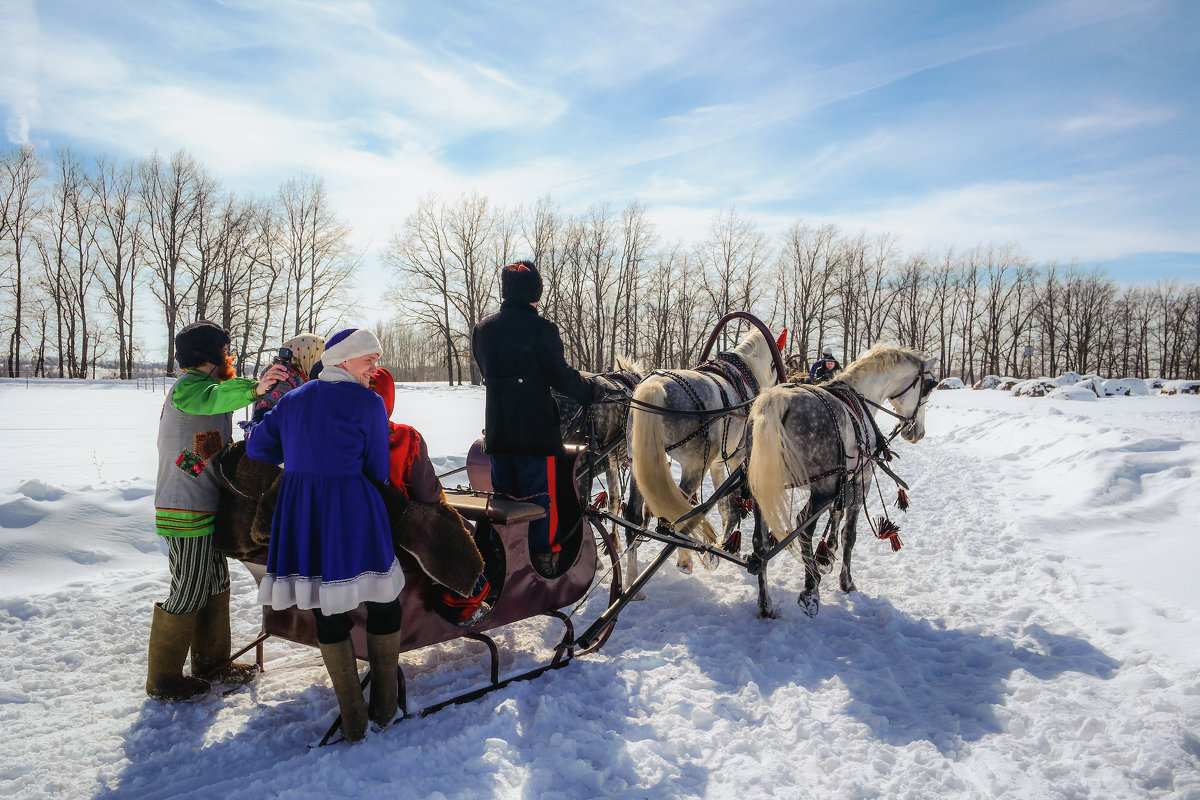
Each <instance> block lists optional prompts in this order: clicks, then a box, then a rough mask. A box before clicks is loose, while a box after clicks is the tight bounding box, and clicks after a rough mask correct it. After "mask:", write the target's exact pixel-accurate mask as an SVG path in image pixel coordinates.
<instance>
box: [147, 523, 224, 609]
mask: <svg viewBox="0 0 1200 800" xmlns="http://www.w3.org/2000/svg"><path fill="white" fill-rule="evenodd" d="M212 538H213V537H212V534H206V535H204V536H188V537H168V538H167V561H168V563H169V564H170V567H171V594H170V596H169V597H168V598H167V601H166V602H165V603H163V604H162V607H163V610H164V611H166V612H167V613H168V614H187V613H189V612H192V611H199V610H200V609H202V608H204V606H205V605H207V604H208V598H210V597H212V596H213V595H215V594H221V592H224V591H226V590H227V589H228V588H229V564H228V563H227V562H226V560H225V554H224V553H219V552H217V550H215V549H214V548H213V545H212Z"/></svg>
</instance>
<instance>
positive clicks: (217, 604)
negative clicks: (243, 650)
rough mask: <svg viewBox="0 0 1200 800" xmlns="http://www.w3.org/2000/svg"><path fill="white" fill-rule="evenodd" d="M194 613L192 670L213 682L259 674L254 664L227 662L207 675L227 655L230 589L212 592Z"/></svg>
mask: <svg viewBox="0 0 1200 800" xmlns="http://www.w3.org/2000/svg"><path fill="white" fill-rule="evenodd" d="M196 613H197V616H196V630H195V633H193V634H192V674H193V675H195V676H196V677H204V678H206V679H207V680H210V681H213V682H214V683H231V684H238V685H240V684H244V683H249V682H250V681H252V680H254V679H255V678H257V677H258V665H257V664H227V665H225V666H224V667H223V668H222V669H221V670H220V671H218V672H216V673H214V674H212V675H209V674H208V673H209V672H211V671H212V670H213V669H215V668H216V667H217V665H219V664H220V663H221V662H223V661H225V660H226V659H228V658H229V651H230V646H231V644H232V641H233V637H232V635H231V634H230V632H229V590H228V589H226V590H225V591H223V592H221V593H220V594H214V595H213V596H211V597H209V598H208V603H206V604H205V606H204V608H202V609H200V610H199V611H198V612H196Z"/></svg>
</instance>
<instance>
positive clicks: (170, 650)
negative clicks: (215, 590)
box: [146, 603, 210, 702]
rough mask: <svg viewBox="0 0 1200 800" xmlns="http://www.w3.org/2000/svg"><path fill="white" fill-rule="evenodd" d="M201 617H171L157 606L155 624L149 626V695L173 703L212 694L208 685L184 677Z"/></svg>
mask: <svg viewBox="0 0 1200 800" xmlns="http://www.w3.org/2000/svg"><path fill="white" fill-rule="evenodd" d="M199 613H200V612H198V611H191V612H189V613H187V614H168V613H167V612H166V611H164V610H163V607H162V606H161V605H159V604H158V603H155V604H154V620H153V621H152V622H151V623H150V654H149V656H148V657H147V659H146V694H148V695H150V696H151V697H154V698H156V699H158V700H166V701H169V702H174V701H177V700H189V699H191V698H193V697H197V696H199V695H202V694H204V693H205V692H207V691H208V690H209V688H210V686H209V683H208V681H203V680H200V679H199V678H189V677H186V676H185V675H184V674H183V665H184V662H186V661H187V655H188V649H189V648H190V647H191V646H192V636H193V634H194V633H195V630H196V617H197V615H198V614H199Z"/></svg>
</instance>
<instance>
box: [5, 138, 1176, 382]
mask: <svg viewBox="0 0 1200 800" xmlns="http://www.w3.org/2000/svg"><path fill="white" fill-rule="evenodd" d="M522 257H532V258H533V260H535V261H536V262H537V264H538V267H539V269H540V271H541V273H542V277H543V280H544V282H545V291H544V295H543V298H542V302H541V310H542V312H543V313H545V314H546V315H547V316H549V317H551V318H552V319H554V320H555V321H556V322H557V323H558V324H559V328H560V330H561V331H562V333H563V339H564V343H565V345H566V349H567V356H568V358H569V359H570V360H571V361H572V362H573V363H575V364H577V365H579V366H580V367H581V368H583V369H588V370H593V371H602V370H606V369H610V368H611V367H612V366H613V364H614V362H615V360H616V357H617V356H619V355H625V356H629V357H633V358H636V359H638V360H639V361H641V362H642V363H643V364H645V365H647V366H650V367H686V366H693V365H694V364H695V363H696V361H697V359H698V356H699V350H700V348H701V346H702V345H703V343H704V342H705V340H706V339H707V337H708V335H709V333H710V331H711V330H712V328H713V326H714V324H715V323H716V321H717V320H718V319H720V318H721V317H722V316H723V315H724V314H726V313H728V312H730V311H736V310H749V311H751V312H753V313H755V314H757V315H758V316H760V317H761V318H762V319H764V320H765V321H767V322H768V324H769V325H771V327H772V328H773V329H774V330H776V331H777V332H778V331H780V330H782V329H783V328H784V327H786V328H788V329H789V331H790V336H789V338H790V345H789V348H788V350H789V352H791V353H793V354H797V355H799V356H800V360H801V361H803V362H804V363H805V364H807V363H808V360H809V359H810V358H812V357H813V356H814V355H815V354H816V353H817V352H819V351H820V348H821V347H822V346H823V345H830V346H833V347H834V349H835V351H837V354H838V355H839V357H840V358H841V359H842V360H843V362H847V361H849V360H851V359H853V358H854V357H855V356H856V355H857V354H859V353H861V352H862V351H863V350H865V349H866V348H868V347H869V346H871V344H873V343H874V342H876V341H880V340H888V341H894V342H897V343H900V344H905V345H910V346H913V347H916V348H918V349H920V350H922V351H923V352H926V353H928V354H930V355H937V356H938V357H939V359H940V362H941V364H942V371H943V374H945V375H955V376H959V377H962V378H963V379H965V380H968V381H973V380H975V379H976V378H978V377H979V376H981V375H984V374H1008V375H1034V374H1058V373H1060V372H1063V371H1067V370H1071V371H1076V372H1081V373H1085V372H1099V373H1101V374H1106V375H1108V374H1111V375H1130V374H1135V375H1145V376H1151V375H1158V376H1162V377H1165V378H1180V377H1182V378H1198V377H1200V287H1197V286H1196V285H1195V284H1189V285H1181V284H1180V283H1179V282H1177V281H1160V282H1158V283H1156V284H1154V285H1153V286H1149V285H1137V284H1134V285H1127V286H1120V285H1118V284H1116V283H1115V282H1114V281H1113V280H1112V279H1110V278H1109V277H1107V276H1106V275H1105V274H1104V273H1103V272H1102V271H1100V270H1096V269H1093V270H1087V269H1083V268H1080V267H1079V266H1076V265H1067V266H1060V265H1049V266H1046V265H1034V264H1032V263H1030V262H1029V260H1028V259H1027V258H1026V257H1025V256H1024V255H1023V254H1022V253H1021V251H1020V250H1019V248H1018V247H1016V246H1014V245H1005V246H987V247H983V246H979V247H974V248H971V249H962V250H960V249H948V250H945V251H942V252H938V253H933V252H915V253H905V252H904V251H903V250H902V249H901V247H900V241H899V238H898V237H897V236H896V235H893V234H879V235H868V234H866V233H856V234H851V233H846V232H843V231H841V230H839V229H838V228H836V227H835V226H832V225H824V226H809V225H806V224H804V223H802V222H796V223H795V224H793V225H792V226H790V227H789V228H788V229H787V230H785V231H784V232H783V233H782V234H781V235H779V236H776V237H771V236H768V235H767V234H765V233H763V232H762V231H761V230H760V229H759V228H758V226H757V224H756V223H755V222H754V221H753V220H750V219H747V218H745V217H743V216H741V215H739V214H738V213H737V212H736V211H734V210H728V211H722V212H721V213H718V214H716V215H715V216H714V217H713V218H712V220H711V223H710V225H709V227H708V230H707V231H706V233H705V235H704V237H703V238H702V240H700V241H698V242H694V243H690V244H684V243H671V242H664V241H662V240H661V239H660V237H659V236H658V234H657V232H656V230H655V226H654V224H653V223H652V222H651V220H650V218H649V214H648V211H647V209H646V208H645V207H644V206H642V205H641V204H640V203H638V202H632V203H630V204H628V205H627V206H625V207H623V208H616V207H614V206H613V205H612V204H609V203H598V204H596V205H593V206H592V207H590V208H588V209H587V210H586V211H584V212H582V213H579V214H565V213H563V212H562V211H561V210H560V209H559V208H558V207H557V206H556V205H555V204H554V203H553V202H552V201H551V200H550V198H548V197H547V198H541V199H539V200H538V201H537V202H536V203H533V204H532V205H529V206H521V207H517V208H504V207H500V206H498V205H496V204H494V203H492V202H491V201H490V200H489V199H488V198H487V197H483V196H480V195H479V194H477V193H470V194H464V195H462V196H460V197H458V198H457V199H454V200H442V199H440V198H438V197H436V196H433V195H430V196H428V197H425V198H424V199H422V200H421V201H420V202H419V203H418V205H417V208H416V210H415V211H413V212H412V213H411V214H410V215H409V216H408V217H407V218H406V219H405V220H403V222H402V223H400V224H399V226H398V228H397V229H396V231H395V232H394V234H393V236H392V237H391V239H390V241H389V242H388V243H387V246H386V248H385V249H384V251H383V253H382V255H381V258H382V260H383V262H384V263H385V264H386V265H387V266H389V267H390V268H391V270H392V274H393V281H392V285H391V290H390V292H389V297H390V299H391V302H392V305H393V307H394V308H395V309H396V312H397V315H396V318H395V320H394V321H392V322H390V323H386V324H382V325H380V326H379V327H380V333H381V339H382V340H383V342H384V346H385V349H386V350H387V351H388V352H386V353H385V354H384V355H385V358H386V359H387V361H388V363H390V364H391V365H392V366H393V367H394V372H396V375H397V377H398V378H400V379H403V380H424V379H430V378H432V377H434V376H435V375H437V376H440V377H442V378H445V379H447V380H449V381H451V382H454V381H458V382H462V381H464V380H465V381H470V382H472V383H474V382H477V381H478V380H479V375H478V370H477V368H476V366H475V365H474V363H473V361H472V359H471V354H470V332H471V329H472V328H473V327H474V325H475V323H476V322H478V321H479V320H480V319H482V318H483V317H484V316H486V315H487V314H489V313H491V312H492V311H494V310H495V309H496V308H497V307H498V303H499V292H498V288H499V287H498V280H497V278H498V267H499V266H501V265H503V264H506V263H510V262H511V261H513V260H515V259H518V258H522ZM359 262H360V256H359V255H358V254H356V253H355V252H354V251H353V250H352V248H351V245H350V230H349V228H347V227H346V225H344V224H343V223H342V222H340V221H339V220H338V219H337V216H336V214H335V213H334V212H333V210H332V209H331V208H330V204H329V199H328V196H327V195H326V193H325V188H324V184H323V182H322V181H321V180H319V179H316V178H312V177H307V176H302V177H298V178H294V179H291V180H289V181H287V182H285V183H284V184H283V185H282V186H280V187H279V188H278V190H277V191H276V192H275V193H274V194H273V195H271V196H268V197H259V198H255V197H251V198H244V199H243V198H238V197H237V196H235V195H234V194H233V193H232V192H227V191H223V190H222V189H221V187H220V184H219V182H218V181H217V180H216V178H214V177H213V176H212V175H211V174H210V173H209V172H208V171H207V170H206V169H205V168H204V167H203V166H202V165H200V164H199V163H197V162H196V160H195V159H194V158H192V157H191V156H189V155H188V154H187V153H185V152H182V151H181V152H178V153H176V154H174V155H173V156H171V157H170V158H169V159H164V158H161V157H159V156H157V155H154V156H151V157H150V158H148V159H145V160H133V161H129V162H125V163H117V162H114V161H111V160H109V159H106V158H103V157H101V158H97V159H93V160H91V161H88V162H85V161H83V160H81V159H79V158H77V157H76V156H75V155H74V154H72V153H71V152H70V151H69V150H63V151H60V152H59V153H57V154H56V156H55V158H53V159H50V160H47V159H44V158H42V157H41V156H39V155H38V154H37V153H36V152H35V151H34V150H33V149H32V148H28V147H24V148H16V149H13V150H10V151H7V152H3V153H0V336H2V337H3V339H2V340H0V341H3V342H4V343H5V344H7V348H6V355H5V362H6V363H5V369H6V372H7V374H8V375H10V376H16V375H22V374H26V375H28V374H32V375H55V376H67V377H70V376H77V377H83V376H86V375H88V374H89V372H90V373H91V374H92V375H94V374H95V372H96V365H97V363H101V362H103V363H110V364H115V365H116V367H117V369H116V372H117V374H118V375H119V376H120V377H131V376H133V375H134V374H135V371H136V370H137V369H139V368H140V366H141V365H143V364H144V362H145V361H146V358H145V355H144V354H145V350H144V349H143V346H142V345H141V344H140V343H141V341H142V340H141V338H139V336H138V332H139V331H140V330H141V329H142V328H146V327H149V328H150V329H151V330H152V331H154V336H155V338H156V340H157V341H155V342H154V344H158V343H159V342H161V339H158V337H161V336H162V335H163V333H164V332H165V339H166V342H165V344H166V345H167V349H168V366H169V365H170V364H171V363H173V359H174V353H173V352H172V349H173V347H172V346H173V340H174V334H175V332H176V331H177V330H178V329H179V328H180V327H181V326H182V325H183V324H186V323H187V322H189V321H191V320H192V319H198V318H208V319H212V320H214V321H216V322H219V323H220V324H221V325H223V326H225V327H227V328H229V329H230V330H231V332H232V333H233V336H234V343H235V349H237V351H238V352H239V353H240V354H242V355H241V358H242V363H241V364H239V368H241V369H246V368H248V367H252V368H255V369H256V368H257V366H258V363H259V361H258V359H259V358H260V357H261V353H262V352H263V351H265V350H266V349H267V347H268V344H277V343H278V342H280V341H282V340H283V339H286V338H288V337H289V336H291V335H293V334H295V333H298V332H302V331H313V332H316V333H319V334H327V333H328V332H329V331H330V330H332V329H334V327H335V324H336V323H338V322H339V321H340V319H341V316H342V314H343V312H344V311H345V309H346V305H347V303H348V301H349V290H350V289H351V288H352V287H351V280H352V277H353V274H354V271H355V268H356V267H357V265H358V264H359ZM160 314H161V316H159V315H160ZM148 319H150V320H155V321H156V322H155V323H154V324H153V325H149V326H148V325H147V322H146V320H148ZM158 321H161V322H158ZM729 333H730V336H736V332H734V331H730V332H729ZM720 344H721V346H723V347H727V346H729V345H731V344H732V340H731V339H730V338H729V337H727V338H726V339H725V341H723V342H721V343H720ZM153 349H154V350H156V351H158V350H159V348H158V347H154V348H153Z"/></svg>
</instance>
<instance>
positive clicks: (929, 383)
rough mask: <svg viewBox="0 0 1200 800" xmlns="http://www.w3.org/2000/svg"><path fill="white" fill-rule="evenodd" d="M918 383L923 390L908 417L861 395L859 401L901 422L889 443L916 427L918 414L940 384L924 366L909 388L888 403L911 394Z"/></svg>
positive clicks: (891, 397) (898, 423)
mask: <svg viewBox="0 0 1200 800" xmlns="http://www.w3.org/2000/svg"><path fill="white" fill-rule="evenodd" d="M918 383H919V384H920V386H921V389H920V391H921V394H920V396H919V397H918V398H917V406H916V408H914V409H913V412H912V413H911V414H909V415H908V416H907V417H905V416H902V415H900V414H897V413H896V412H895V411H893V410H892V409H890V408H888V407H887V406H884V405H881V404H880V403H873V402H871V401H870V400H868V399H867V398H865V397H862V396H861V395H860V397H859V399H861V400H862V401H863V402H864V403H866V404H867V405H869V406H873V407H875V408H877V409H879V410H880V411H882V412H884V413H885V414H890V415H892V416H893V417H895V418H896V419H897V420H899V422H897V423H896V427H895V428H894V429H893V430H892V432H891V434H890V435H889V436H888V441H889V442H890V441H891V440H892V439H895V438H896V435H897V434H899V433H901V432H902V431H906V430H909V429H911V428H912V427H913V426H914V425H916V424H917V414H919V413H921V408H922V406H924V405H925V404H926V403H928V402H929V396H930V395H931V394H932V393H933V390H934V388H936V387H937V384H938V381H937V378H936V377H935V376H934V374H933V373H932V372H930V371H929V370H927V369H925V366H924V364H922V365H921V368H920V369H919V370H917V374H916V375H914V376H913V379H912V380H911V381H909V382H908V385H907V386H905V387H904V388H903V389H901V390H900V391H898V392H896V393H895V394H893V395H891V396H889V397H888V398H887V399H888V402H891V401H892V400H895V399H896V398H898V397H903V396H904V395H906V394H908V393H909V392H911V391H912V389H913V387H914V386H916V385H917V384H918Z"/></svg>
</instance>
